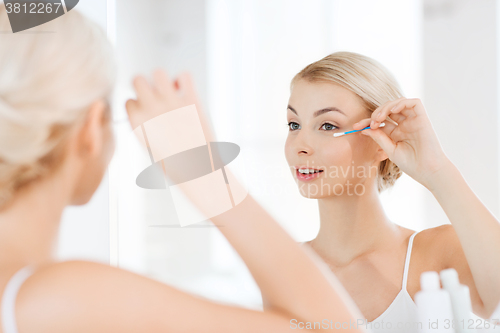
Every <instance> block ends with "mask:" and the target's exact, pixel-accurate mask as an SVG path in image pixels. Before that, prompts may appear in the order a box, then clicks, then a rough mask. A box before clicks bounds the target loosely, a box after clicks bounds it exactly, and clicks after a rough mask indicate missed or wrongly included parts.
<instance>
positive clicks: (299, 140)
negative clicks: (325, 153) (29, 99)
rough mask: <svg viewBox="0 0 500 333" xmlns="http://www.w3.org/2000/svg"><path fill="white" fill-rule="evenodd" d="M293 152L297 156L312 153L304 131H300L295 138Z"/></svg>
mask: <svg viewBox="0 0 500 333" xmlns="http://www.w3.org/2000/svg"><path fill="white" fill-rule="evenodd" d="M294 148H295V150H296V151H297V155H299V156H300V155H312V154H313V153H314V149H313V147H312V145H311V144H310V142H309V137H308V135H307V133H306V131H304V130H301V131H299V133H298V134H297V136H296V137H295V147H294Z"/></svg>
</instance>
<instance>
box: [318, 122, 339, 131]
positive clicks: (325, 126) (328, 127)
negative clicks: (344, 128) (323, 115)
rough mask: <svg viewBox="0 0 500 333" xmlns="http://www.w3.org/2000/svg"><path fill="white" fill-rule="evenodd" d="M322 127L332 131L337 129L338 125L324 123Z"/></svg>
mask: <svg viewBox="0 0 500 333" xmlns="http://www.w3.org/2000/svg"><path fill="white" fill-rule="evenodd" d="M321 128H322V129H324V130H325V131H331V130H333V129H336V128H338V127H337V126H335V125H332V124H330V123H324V124H323V125H321Z"/></svg>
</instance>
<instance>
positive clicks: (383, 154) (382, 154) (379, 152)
mask: <svg viewBox="0 0 500 333" xmlns="http://www.w3.org/2000/svg"><path fill="white" fill-rule="evenodd" d="M375 158H376V159H377V161H379V162H382V161H384V160H386V159H388V158H389V156H387V153H386V152H385V151H384V150H383V149H382V148H380V146H379V145H377V153H376V155H375Z"/></svg>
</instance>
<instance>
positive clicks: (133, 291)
mask: <svg viewBox="0 0 500 333" xmlns="http://www.w3.org/2000/svg"><path fill="white" fill-rule="evenodd" d="M9 29H10V27H9V21H8V18H7V15H6V11H5V6H4V5H1V6H0V31H9ZM42 31H53V32H54V33H52V34H44V33H39V32H42ZM30 32H31V33H27V34H7V33H3V34H0V72H1V73H2V75H0V298H1V301H2V303H1V312H0V327H1V329H0V332H2V333H16V332H18V331H19V332H37V333H40V332H50V333H58V332H61V333H62V332H64V333H67V332H120V333H127V332H148V333H154V332H158V333H160V332H162V333H164V332H216V333H223V332H227V333H234V332H252V333H253V332H269V333H276V332H290V331H291V328H290V325H291V324H290V322H291V321H292V320H297V321H299V322H315V321H321V320H323V319H324V318H328V319H330V320H334V321H336V322H349V321H351V320H352V321H354V320H355V319H356V318H360V313H359V311H358V309H357V308H356V306H355V305H354V303H353V302H352V300H351V299H350V298H349V297H348V295H347V293H346V292H345V290H344V289H343V288H342V285H341V284H340V283H339V282H338V280H336V278H335V276H334V275H333V274H332V273H331V272H330V271H329V270H328V269H327V267H326V266H325V265H324V263H323V262H322V261H321V260H320V259H319V257H318V256H317V255H316V254H315V253H314V252H313V251H311V250H310V249H306V248H302V247H301V246H300V245H299V244H297V243H296V242H294V240H293V239H292V238H291V237H290V236H289V235H288V234H287V233H286V232H285V231H284V230H283V229H282V228H281V227H280V226H279V225H278V223H277V222H276V221H274V220H273V218H272V217H271V216H270V215H269V214H267V213H266V212H265V211H264V210H263V209H262V208H261V207H260V206H259V205H258V204H257V203H256V202H255V200H253V199H252V198H251V197H250V196H248V197H247V199H246V200H244V201H243V202H242V203H241V204H239V205H238V206H236V207H235V208H234V209H231V210H229V211H227V212H225V213H223V214H221V215H219V216H217V217H216V218H214V219H213V220H214V221H215V222H216V224H217V225H223V226H224V227H223V228H220V229H221V232H222V233H223V234H224V236H225V237H226V238H227V239H228V240H229V241H230V242H231V244H232V245H233V246H234V248H235V249H236V250H237V251H238V253H239V254H240V255H241V257H242V258H243V260H244V261H245V263H246V265H247V266H248V268H249V270H250V272H251V273H252V275H253V277H254V278H255V281H256V282H257V284H258V286H259V287H260V289H261V291H262V295H264V297H265V298H266V299H267V300H268V302H269V305H270V308H268V309H266V310H265V311H263V312H262V311H255V310H250V309H243V308H240V307H235V306H230V305H224V304H218V303H215V302H211V301H208V300H206V299H203V298H201V297H196V296H194V295H190V294H188V293H185V292H182V291H180V290H178V289H176V288H173V287H171V286H168V285H165V284H163V283H160V282H158V281H155V280H152V279H149V278H146V277H144V276H141V275H137V274H134V273H132V272H129V271H126V270H122V269H119V268H115V267H111V266H109V265H105V264H100V263H94V262H89V261H81V260H72V261H65V262H56V261H55V259H54V257H53V249H54V246H55V245H56V240H57V235H58V229H59V224H60V219H61V215H62V213H63V210H64V208H65V207H66V206H68V205H83V204H85V203H87V202H88V201H89V200H90V199H91V197H92V195H93V194H94V192H95V191H96V189H97V188H98V185H99V183H100V182H101V180H102V178H103V175H104V173H105V171H106V167H107V165H108V163H109V162H110V159H111V157H112V155H113V152H114V139H113V131H112V125H111V122H110V118H111V114H110V109H109V107H108V105H107V103H106V100H107V99H108V98H109V97H110V94H111V91H112V88H113V83H114V77H115V63H114V59H113V57H112V49H111V45H110V43H109V42H108V41H107V39H106V36H105V34H104V33H103V32H102V31H101V30H100V29H99V28H98V27H97V26H96V25H95V24H93V23H91V22H90V21H89V20H87V19H85V18H83V16H81V15H80V14H79V13H78V12H77V11H75V10H73V11H71V12H68V13H67V14H65V15H63V16H61V17H59V18H57V19H55V20H53V21H50V22H48V23H46V24H44V25H43V26H40V27H35V28H32V30H31V31H30ZM37 32H38V33H37ZM155 83H156V84H155V86H154V90H152V89H150V88H149V87H148V86H147V82H145V81H144V79H143V78H138V79H136V80H135V81H134V84H135V87H136V89H137V91H138V100H137V101H130V102H129V103H128V104H127V106H128V111H129V115H130V120H131V123H132V125H133V127H136V126H137V125H138V123H137V121H138V120H140V119H146V118H152V117H154V116H155V112H158V111H160V112H165V111H168V110H173V109H175V108H178V107H182V106H186V105H192V104H196V103H197V99H196V94H195V92H194V89H193V86H192V85H191V83H190V78H189V76H188V75H182V76H180V77H179V79H178V80H176V81H172V80H170V79H169V78H168V77H167V76H166V75H165V73H163V72H162V71H158V72H156V75H155ZM89 246H90V245H89ZM356 331H357V332H365V330H364V328H363V327H362V326H361V327H359V329H357V330H356Z"/></svg>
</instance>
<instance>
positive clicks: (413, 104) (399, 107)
mask: <svg viewBox="0 0 500 333" xmlns="http://www.w3.org/2000/svg"><path fill="white" fill-rule="evenodd" d="M396 114H402V116H404V117H405V118H401V116H399V118H398V119H399V121H398V120H396V118H397V117H398V116H393V119H394V120H395V121H396V122H397V123H399V122H401V121H402V120H404V119H406V118H411V117H416V116H426V113H425V108H424V106H423V104H422V102H421V100H420V99H418V98H412V99H408V98H404V97H401V98H399V99H397V100H394V101H391V102H388V103H386V104H384V105H383V106H381V107H379V108H377V110H375V111H374V112H373V114H372V120H373V123H371V127H372V128H378V126H379V125H380V123H381V122H382V121H384V120H385V119H386V118H387V117H388V116H389V115H396Z"/></svg>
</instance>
